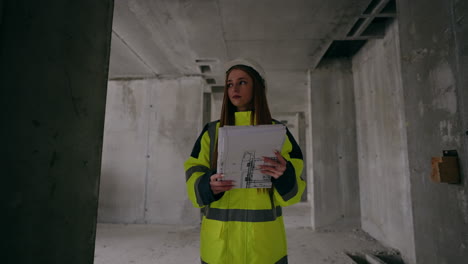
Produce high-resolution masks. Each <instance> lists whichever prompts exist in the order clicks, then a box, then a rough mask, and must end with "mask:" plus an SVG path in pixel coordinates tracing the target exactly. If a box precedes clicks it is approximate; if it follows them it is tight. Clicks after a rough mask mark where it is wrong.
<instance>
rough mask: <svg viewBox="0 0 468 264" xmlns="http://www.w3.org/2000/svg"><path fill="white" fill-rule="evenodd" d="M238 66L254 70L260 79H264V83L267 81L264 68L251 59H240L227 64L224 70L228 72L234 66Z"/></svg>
mask: <svg viewBox="0 0 468 264" xmlns="http://www.w3.org/2000/svg"><path fill="white" fill-rule="evenodd" d="M236 65H245V66H249V67H251V68H253V69H254V70H256V71H257V72H258V74H259V75H260V77H262V79H263V81H264V82H265V81H266V76H265V70H263V68H262V66H260V64H258V63H257V62H256V61H254V60H252V59H250V58H238V59H235V60H232V61H229V62H226V63H225V64H224V70H225V71H226V72H227V71H228V70H229V69H230V68H231V67H232V66H236Z"/></svg>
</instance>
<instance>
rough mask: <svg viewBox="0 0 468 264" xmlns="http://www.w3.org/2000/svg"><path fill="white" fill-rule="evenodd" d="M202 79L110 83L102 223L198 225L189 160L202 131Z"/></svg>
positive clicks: (101, 206) (102, 194)
mask: <svg viewBox="0 0 468 264" xmlns="http://www.w3.org/2000/svg"><path fill="white" fill-rule="evenodd" d="M203 89H204V82H203V79H201V78H200V77H183V78H178V79H146V80H127V81H110V82H109V92H108V103H107V109H106V126H105V135H104V149H103V166H102V181H101V193H100V200H99V221H100V222H111V223H158V224H195V223H197V222H198V221H199V210H198V209H196V208H194V207H193V206H192V204H191V203H190V201H189V200H188V197H187V191H186V187H185V171H184V167H183V164H184V161H185V160H186V159H188V157H189V156H190V153H191V151H192V147H193V145H194V144H195V141H196V139H197V137H198V134H199V133H200V132H201V130H202V125H203V124H202V118H203V97H204V94H203Z"/></svg>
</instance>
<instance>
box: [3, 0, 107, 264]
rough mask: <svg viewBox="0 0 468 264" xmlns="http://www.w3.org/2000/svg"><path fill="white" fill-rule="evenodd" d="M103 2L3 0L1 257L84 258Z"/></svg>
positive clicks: (95, 169)
mask: <svg viewBox="0 0 468 264" xmlns="http://www.w3.org/2000/svg"><path fill="white" fill-rule="evenodd" d="M112 8H113V1H110V0H102V1H79V2H73V1H65V2H64V1H28V0H15V1H3V11H4V12H3V18H2V24H1V30H0V32H1V33H0V38H1V40H0V57H1V60H0V67H1V68H0V87H2V96H1V105H2V132H1V136H2V138H3V143H2V165H1V166H2V176H3V177H2V184H0V185H1V186H2V191H1V193H2V197H3V198H2V199H1V203H2V213H1V214H2V225H3V231H2V260H1V262H2V263H92V261H93V253H94V238H95V226H96V213H97V205H98V203H97V202H98V186H99V175H100V167H101V147H102V135H103V128H104V111H105V100H106V87H107V74H108V71H107V70H108V62H109V49H110V40H111V24H112V23H111V21H112Z"/></svg>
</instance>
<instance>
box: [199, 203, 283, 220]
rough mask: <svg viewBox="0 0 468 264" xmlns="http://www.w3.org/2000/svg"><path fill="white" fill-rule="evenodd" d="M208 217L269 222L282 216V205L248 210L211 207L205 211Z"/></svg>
mask: <svg viewBox="0 0 468 264" xmlns="http://www.w3.org/2000/svg"><path fill="white" fill-rule="evenodd" d="M205 213H206V214H207V215H206V218H208V219H211V220H218V221H224V222H227V221H237V222H267V221H275V220H276V218H277V217H279V216H282V215H283V212H282V210H281V206H277V207H276V208H275V209H262V210H247V209H220V208H213V207H211V208H210V210H209V211H208V212H206V211H205Z"/></svg>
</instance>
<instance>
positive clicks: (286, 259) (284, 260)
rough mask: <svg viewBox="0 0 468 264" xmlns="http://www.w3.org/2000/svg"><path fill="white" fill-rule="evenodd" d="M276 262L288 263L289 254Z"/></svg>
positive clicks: (280, 263) (276, 263)
mask: <svg viewBox="0 0 468 264" xmlns="http://www.w3.org/2000/svg"><path fill="white" fill-rule="evenodd" d="M275 264H288V255H286V256H284V257H282V258H281V259H280V260H278V261H276V262H275Z"/></svg>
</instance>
